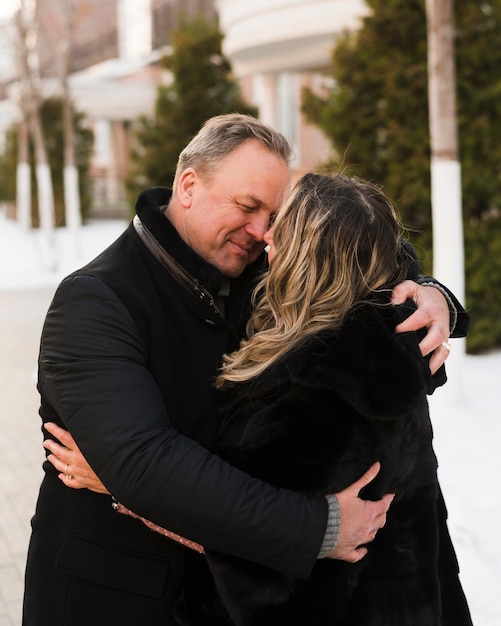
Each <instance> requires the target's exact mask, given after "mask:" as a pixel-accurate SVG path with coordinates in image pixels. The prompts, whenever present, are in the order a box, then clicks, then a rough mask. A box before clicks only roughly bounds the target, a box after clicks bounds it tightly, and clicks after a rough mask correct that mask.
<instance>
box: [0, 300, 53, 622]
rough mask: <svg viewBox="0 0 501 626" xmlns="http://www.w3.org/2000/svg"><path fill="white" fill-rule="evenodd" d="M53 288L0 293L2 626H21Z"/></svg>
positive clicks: (40, 457)
mask: <svg viewBox="0 0 501 626" xmlns="http://www.w3.org/2000/svg"><path fill="white" fill-rule="evenodd" d="M53 292H54V289H53V288H48V289H40V290H30V291H0V626H20V624H21V604H22V597H23V576H24V565H25V561H26V551H27V547H28V541H29V535H30V519H31V516H32V515H33V512H34V508H35V501H36V498H37V492H38V487H39V485H40V480H41V477H42V469H41V465H42V461H43V458H44V452H43V448H42V435H41V432H40V429H39V426H40V425H41V420H40V418H39V416H38V393H37V391H36V386H35V375H36V361H37V354H38V342H39V338H40V332H41V328H42V323H43V319H44V316H45V312H46V310H47V308H48V306H49V303H50V300H51V298H52V295H53Z"/></svg>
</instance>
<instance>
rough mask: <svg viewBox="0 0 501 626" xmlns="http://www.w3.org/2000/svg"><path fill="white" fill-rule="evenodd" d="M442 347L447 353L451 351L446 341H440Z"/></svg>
mask: <svg viewBox="0 0 501 626" xmlns="http://www.w3.org/2000/svg"><path fill="white" fill-rule="evenodd" d="M442 345H443V346H444V348H445V349H446V350H447V352H450V351H451V344H450V343H448V342H447V341H442Z"/></svg>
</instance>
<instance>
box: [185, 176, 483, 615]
mask: <svg viewBox="0 0 501 626" xmlns="http://www.w3.org/2000/svg"><path fill="white" fill-rule="evenodd" d="M402 236H403V230H402V227H401V225H400V224H399V222H398V220H397V218H396V215H395V211H394V209H393V207H392V205H391V203H390V202H389V201H388V199H387V198H386V197H385V196H384V194H383V193H382V191H381V190H380V189H379V188H377V187H375V186H374V185H372V184H369V183H367V182H364V181H360V180H356V179H353V178H348V177H345V176H341V175H338V176H333V177H329V176H323V175H315V174H307V175H306V176H304V177H303V178H301V179H300V180H299V181H298V182H297V183H296V185H295V187H294V189H293V190H292V192H291V194H290V197H289V198H288V200H287V202H286V204H285V205H284V207H283V208H282V209H281V211H280V213H279V215H278V217H277V220H276V223H275V225H274V226H273V228H271V229H270V231H269V232H268V233H267V235H266V236H265V240H266V242H267V243H268V245H269V253H268V255H269V261H270V270H269V273H268V274H267V275H266V276H265V277H264V278H263V280H262V281H261V283H260V284H259V285H258V288H257V289H256V292H255V309H254V314H253V316H252V318H251V320H250V322H249V326H248V339H247V340H246V341H244V342H242V344H241V346H240V349H239V350H238V351H237V352H235V353H233V354H231V355H229V356H227V357H226V358H225V359H224V364H223V367H222V370H221V374H220V376H219V378H218V380H217V383H216V384H217V386H218V387H219V388H220V390H221V393H222V394H223V403H222V405H223V409H222V430H221V436H220V443H219V448H218V450H217V452H218V453H219V454H220V455H221V456H223V457H224V458H226V459H228V460H229V461H230V462H231V463H232V464H233V465H237V466H239V467H241V468H242V469H243V470H245V471H246V472H248V473H251V474H253V475H255V476H257V477H260V478H262V479H264V480H266V481H267V482H270V483H272V484H275V485H276V486H280V487H286V488H291V489H295V490H302V491H303V492H305V493H307V494H311V495H316V494H327V493H335V492H338V491H339V490H341V489H342V488H343V487H345V486H347V485H349V484H350V483H352V482H353V481H354V480H355V479H356V478H358V477H359V476H360V475H361V474H362V473H363V472H364V471H365V470H366V469H367V468H368V467H370V466H371V465H372V464H373V463H375V462H377V461H379V462H380V463H381V470H380V472H379V474H378V476H377V478H376V480H374V481H373V482H372V483H371V484H370V485H369V486H368V487H367V488H366V491H365V493H363V494H362V495H363V497H364V498H367V499H377V498H380V497H381V496H382V495H383V494H385V493H388V492H391V493H395V494H396V496H395V499H394V501H393V504H392V506H391V509H390V512H389V515H388V521H387V523H386V526H385V527H384V528H383V529H382V530H381V531H380V532H379V533H378V535H377V537H376V538H375V540H374V541H373V542H372V543H371V544H370V549H369V552H368V554H367V556H366V557H365V558H364V559H362V560H361V561H360V562H358V563H356V564H349V563H346V562H342V561H334V560H329V559H323V560H319V561H318V562H317V564H316V565H315V567H314V569H313V572H312V574H311V576H310V577H309V578H308V579H307V580H299V579H293V578H290V577H287V576H285V575H283V574H280V573H277V572H275V571H272V570H268V569H266V568H264V567H262V566H259V565H256V564H254V563H250V562H247V561H242V560H240V559H237V558H235V557H231V556H227V555H223V554H219V553H215V552H212V551H211V550H206V555H205V559H206V562H207V564H208V566H209V568H210V572H211V574H212V577H213V580H214V583H215V587H216V590H217V601H216V602H215V603H213V604H209V603H208V601H207V596H206V595H205V597H204V598H203V599H201V594H200V589H201V587H203V588H204V589H206V586H205V583H204V584H202V585H201V583H200V580H204V579H202V578H201V577H203V576H204V572H203V571H202V570H201V568H200V562H198V563H197V560H198V559H200V558H201V557H199V556H198V555H195V554H194V553H193V559H192V560H193V565H192V566H191V569H190V568H188V569H187V583H186V588H185V596H184V602H183V603H182V606H183V607H184V611H183V617H180V623H184V624H204V625H205V626H207V624H237V625H238V626H254V625H255V626H258V625H259V626H266V625H268V624H269V625H270V626H271V625H273V626H279V625H283V626H285V625H287V626H291V625H301V626H314V625H326V626H327V625H330V626H333V625H335V626H341V625H342V626H348V625H349V626H467V625H471V619H470V615H469V611H468V607H467V603H466V600H465V598H464V594H463V591H462V589H461V585H460V582H459V578H458V566H457V560H456V557H455V554H454V549H453V547H452V544H451V540H450V537H449V533H448V530H447V525H446V518H447V513H446V510H445V505H444V502H443V499H442V495H441V492H440V488H439V484H438V480H437V461H436V458H435V455H434V452H433V448H432V428H431V424H430V420H429V414H428V406H427V400H426V395H427V394H428V393H432V392H433V390H434V389H435V388H436V387H437V386H438V385H441V384H443V383H444V382H445V373H444V370H443V368H442V369H441V370H439V372H437V374H435V375H434V376H432V375H431V373H430V370H429V367H428V363H427V361H426V360H425V359H424V358H423V357H422V356H421V353H420V351H419V347H418V342H419V337H417V336H416V335H415V333H406V334H396V333H395V332H394V330H395V327H396V326H397V325H398V324H399V323H400V322H401V321H402V320H403V319H405V317H407V316H408V315H409V314H410V313H411V312H412V310H413V308H414V305H413V303H412V302H411V301H408V302H407V303H406V304H405V305H403V306H400V307H392V306H390V297H391V290H392V288H393V287H394V285H396V284H397V283H399V282H400V281H402V280H403V279H405V278H414V277H415V276H416V275H417V269H418V268H417V264H416V262H415V259H414V257H413V255H412V253H411V249H410V247H409V246H407V245H406V244H405V243H404V242H403V239H402ZM333 442H334V446H333Z"/></svg>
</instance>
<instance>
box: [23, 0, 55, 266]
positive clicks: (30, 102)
mask: <svg viewBox="0 0 501 626" xmlns="http://www.w3.org/2000/svg"><path fill="white" fill-rule="evenodd" d="M17 26H18V34H19V42H20V45H19V50H18V52H19V61H20V72H21V77H22V85H23V87H22V89H23V93H22V96H21V102H22V105H23V107H24V113H25V115H26V118H27V119H28V121H29V128H30V132H31V136H32V138H33V144H34V146H35V163H36V166H35V168H36V181H37V196H38V211H39V219H40V232H41V235H42V237H41V241H42V252H43V255H44V260H45V264H46V265H47V267H48V268H49V269H51V270H55V269H56V265H57V264H56V246H55V243H56V242H55V219H54V193H53V189H52V179H51V173H50V167H49V159H48V155H47V148H46V144H45V137H44V133H43V128H42V121H41V118H40V103H39V95H38V91H37V89H36V86H35V82H36V68H35V67H34V64H35V62H36V58H35V55H36V45H34V43H35V41H36V24H35V17H34V5H33V3H30V2H26V0H22V2H21V9H20V10H19V11H18V13H17Z"/></svg>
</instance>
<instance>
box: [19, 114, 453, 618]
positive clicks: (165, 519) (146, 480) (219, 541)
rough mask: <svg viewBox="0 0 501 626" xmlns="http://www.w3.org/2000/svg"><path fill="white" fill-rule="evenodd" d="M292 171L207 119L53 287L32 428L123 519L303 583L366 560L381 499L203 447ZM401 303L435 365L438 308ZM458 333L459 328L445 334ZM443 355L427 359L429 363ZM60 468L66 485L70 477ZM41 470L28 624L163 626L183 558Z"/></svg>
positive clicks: (269, 141)
mask: <svg viewBox="0 0 501 626" xmlns="http://www.w3.org/2000/svg"><path fill="white" fill-rule="evenodd" d="M289 159H290V147H289V145H288V143H287V142H286V140H285V139H284V138H283V137H282V136H281V135H280V134H278V133H276V132H274V131H272V130H271V129H269V128H268V127H266V126H264V125H263V124H262V123H260V122H259V121H257V120H254V119H253V118H249V117H247V116H241V115H230V116H221V117H217V118H214V119H212V120H209V122H208V123H207V124H206V125H205V126H204V127H203V129H202V130H201V131H200V133H199V134H198V135H197V136H196V137H195V138H194V139H193V140H192V141H191V142H190V144H189V145H188V146H187V147H186V148H185V150H183V152H182V153H181V155H180V158H179V163H178V168H177V172H176V177H175V180H174V186H173V191H172V195H171V194H170V192H169V191H168V190H166V189H164V188H154V189H151V190H148V191H146V192H144V193H143V194H141V195H140V197H139V198H138V201H137V205H136V210H137V219H136V220H135V221H134V223H132V224H131V225H130V226H129V228H128V229H127V231H126V232H125V233H124V234H123V235H122V236H121V237H120V238H119V239H118V240H117V241H116V242H115V243H114V244H112V245H111V246H110V247H109V248H108V249H107V250H105V251H104V252H103V253H102V254H101V255H100V256H99V257H98V258H97V259H95V260H94V261H93V262H91V263H90V264H89V265H88V266H87V267H85V268H83V269H81V270H79V271H77V272H75V273H73V274H72V275H71V276H70V277H68V278H67V279H65V280H64V281H63V282H62V284H61V285H60V287H59V288H58V291H57V292H56V295H55V297H54V300H53V302H52V304H51V306H50V309H49V312H48V314H47V318H46V322H45V325H44V329H43V333H42V341H41V349H40V359H39V390H40V394H41V408H40V415H41V417H42V420H43V421H44V422H55V423H56V424H58V425H59V426H64V427H65V428H67V429H68V430H69V431H70V432H71V434H72V435H73V437H74V438H75V440H76V443H77V445H78V446H79V447H80V449H81V450H82V452H83V454H84V456H85V457H86V458H87V459H88V461H89V463H90V465H91V466H92V468H93V469H94V470H95V471H96V473H97V474H98V476H99V478H100V479H101V480H102V482H103V483H104V485H105V486H106V488H107V489H108V491H109V492H110V493H112V494H113V495H114V496H115V497H116V499H117V500H119V501H120V502H121V503H123V504H124V505H126V506H127V507H128V508H130V509H131V510H133V511H134V512H136V513H137V514H139V515H141V516H143V517H146V518H147V519H149V520H151V521H153V522H155V523H156V524H159V525H160V526H163V527H165V528H168V529H169V530H172V531H173V532H176V533H178V534H180V535H183V536H184V537H188V538H190V539H193V540H195V541H197V542H199V543H201V544H203V545H205V546H207V547H210V548H213V549H215V550H219V551H221V552H226V553H229V554H234V555H236V556H240V557H242V558H245V559H249V560H253V561H256V562H259V563H261V564H263V565H266V566H268V567H272V568H274V569H278V570H280V571H283V572H286V573H290V574H293V575H296V576H302V577H305V576H307V575H308V573H309V571H310V570H311V568H312V566H313V564H314V562H315V560H316V558H317V557H318V556H331V557H336V558H343V559H346V560H350V561H356V560H358V559H359V558H361V557H363V555H364V554H365V551H366V548H364V547H359V546H360V545H361V544H364V543H367V542H368V541H370V540H371V539H372V538H373V537H374V535H375V533H376V532H377V530H378V529H379V528H380V527H381V526H382V525H383V524H384V520H385V514H386V511H387V509H388V506H389V504H390V501H391V496H387V497H385V499H383V500H382V501H380V502H364V501H362V500H360V499H359V498H358V497H357V496H358V492H359V491H360V489H361V487H362V486H363V485H364V484H365V482H367V481H369V480H370V479H371V478H372V477H373V476H374V475H375V470H374V469H372V470H371V471H370V472H368V474H367V475H366V476H365V477H363V478H362V479H361V481H358V482H357V483H356V484H355V485H354V486H352V487H351V488H349V489H348V490H345V492H342V493H340V494H337V498H334V497H332V496H331V497H330V498H329V503H330V504H328V500H327V499H326V498H313V499H312V498H306V497H304V496H302V495H301V494H298V493H294V492H289V491H286V490H276V489H274V488H272V487H270V486H269V485H266V484H262V483H260V482H259V481H257V480H254V479H252V478H250V477H249V476H247V475H245V474H243V473H242V472H240V471H237V470H236V469H235V468H232V467H231V466H229V465H227V464H225V463H224V462H223V461H221V460H220V459H219V458H218V457H215V456H213V455H211V454H210V453H209V452H208V450H207V448H208V447H209V446H210V445H211V444H212V443H213V442H214V440H215V437H216V434H217V430H218V421H217V418H216V401H217V398H216V393H215V391H214V388H213V385H212V382H213V378H214V375H215V373H216V370H217V367H218V364H219V361H220V357H221V355H222V354H223V353H224V352H227V351H228V350H232V349H234V348H235V347H236V346H237V345H238V339H239V336H241V335H242V334H243V331H244V326H245V320H246V318H247V314H248V308H249V298H248V296H249V292H250V289H251V286H252V284H253V279H254V278H255V276H256V273H257V272H258V271H259V269H260V268H261V267H262V263H263V259H262V250H263V247H264V242H263V235H264V233H265V232H266V230H267V229H268V226H269V223H270V219H272V217H273V215H274V213H275V212H276V211H277V210H278V208H279V207H280V204H281V200H282V197H283V193H284V191H285V190H286V188H287V187H288V185H289V169H288V161H289ZM401 289H402V290H403V291H405V285H404V286H401ZM411 293H413V294H416V297H417V299H418V304H419V303H420V300H421V299H424V302H425V306H424V310H423V308H422V307H420V309H419V311H420V312H419V314H418V315H421V316H422V317H423V319H424V320H425V321H424V324H421V325H422V326H423V325H425V324H427V323H428V322H430V321H431V319H430V318H431V317H433V315H431V316H430V315H429V313H427V307H431V308H432V309H433V308H435V310H437V311H438V310H440V307H441V306H442V310H444V311H445V313H444V314H443V315H438V316H437V321H436V322H435V323H434V324H432V332H431V336H430V333H429V336H428V339H426V340H425V342H424V346H422V347H423V349H424V350H427V351H431V349H433V348H435V347H436V346H437V345H439V344H440V343H441V342H442V341H444V340H446V339H447V337H448V335H449V330H448V328H446V327H447V326H448V324H447V322H448V307H447V304H446V302H445V300H444V298H443V297H442V295H441V294H440V293H439V291H438V290H436V289H433V288H429V287H422V288H419V286H417V285H413V287H412V289H411ZM401 297H402V296H401ZM430 302H431V304H430ZM437 303H438V304H437ZM458 306H459V305H458ZM419 323H420V322H419V319H418V325H419ZM410 324H411V325H412V322H410ZM464 324H465V322H464V316H463V315H462V314H460V324H459V327H458V330H457V331H456V332H459V333H460V334H461V333H462V332H464V330H465V326H464ZM440 352H442V354H440ZM445 355H446V349H445V348H444V347H441V348H439V352H438V353H437V354H436V355H434V357H433V358H434V364H433V365H432V367H436V366H438V365H437V364H438V363H440V362H441V361H443V359H444V358H445ZM51 445H53V444H48V446H47V447H49V449H51ZM54 450H56V451H57V448H54ZM60 463H61V461H57V462H56V463H55V465H56V467H57V468H58V469H59V471H61V470H63V469H64V474H66V475H68V477H67V478H65V479H64V481H65V482H66V484H67V485H71V481H72V479H71V478H69V476H71V464H68V462H65V463H64V465H65V467H64V468H63V467H62V466H61V465H60ZM58 464H59V467H58ZM44 469H45V472H46V476H45V478H44V480H43V483H42V486H41V490H40V496H39V500H38V504H37V510H36V513H35V516H34V518H33V521H32V526H33V533H32V539H31V542H30V549H29V554H28V562H27V568H26V590H25V601H24V622H23V623H24V625H25V626H31V625H35V624H36V626H49V625H50V626H59V625H61V626H62V625H63V624H64V625H71V626H80V625H82V626H83V625H84V624H85V625H86V626H87V625H88V624H93V626H100V625H101V624H103V625H104V624H110V623H113V624H115V623H116V624H118V623H120V624H122V626H123V625H127V624H131V625H132V624H134V625H135V624H138V623H141V624H148V626H155V625H157V624H158V625H160V624H162V625H166V624H167V625H168V624H174V623H175V621H174V618H173V617H172V611H173V607H174V606H175V603H176V601H177V599H178V597H179V595H180V591H181V586H182V567H183V558H184V553H183V548H182V547H181V546H180V545H179V544H177V543H175V542H172V541H169V540H166V539H165V538H163V537H161V536H160V535H156V534H155V533H152V532H151V531H149V530H148V529H147V528H145V527H143V526H142V525H141V524H140V523H138V521H137V520H134V519H132V518H128V517H126V516H121V515H119V514H117V513H116V512H115V511H114V510H113V508H112V506H111V501H110V497H109V496H107V495H102V494H96V493H93V492H91V491H89V490H84V489H82V490H75V489H68V488H67V487H66V486H65V484H64V482H62V481H60V480H58V471H57V469H55V468H54V467H53V466H52V465H51V464H50V463H49V462H46V463H45V466H44ZM75 486H77V485H75ZM338 502H339V506H338ZM339 507H340V509H341V519H342V524H341V527H340V528H339V525H340V521H339V515H340V512H339ZM326 529H328V530H327V531H326Z"/></svg>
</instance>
